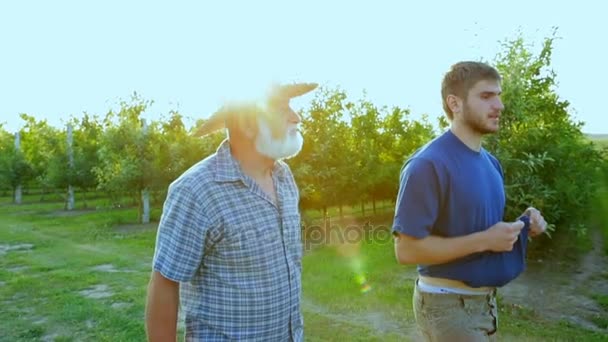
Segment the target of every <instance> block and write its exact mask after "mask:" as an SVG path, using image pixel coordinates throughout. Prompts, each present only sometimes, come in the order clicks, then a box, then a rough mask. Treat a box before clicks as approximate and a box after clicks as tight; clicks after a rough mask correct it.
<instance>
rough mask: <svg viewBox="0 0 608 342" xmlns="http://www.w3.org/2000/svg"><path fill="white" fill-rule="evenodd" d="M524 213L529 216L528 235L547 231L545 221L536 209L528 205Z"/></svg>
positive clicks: (532, 235)
mask: <svg viewBox="0 0 608 342" xmlns="http://www.w3.org/2000/svg"><path fill="white" fill-rule="evenodd" d="M524 215H527V216H528V217H529V218H530V233H528V235H530V236H531V237H535V236H538V235H540V234H542V233H544V232H546V231H547V221H545V218H544V217H543V215H541V213H540V211H539V210H538V209H536V208H533V207H530V208H528V209H526V211H525V212H524Z"/></svg>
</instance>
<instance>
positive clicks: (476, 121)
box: [463, 104, 496, 135]
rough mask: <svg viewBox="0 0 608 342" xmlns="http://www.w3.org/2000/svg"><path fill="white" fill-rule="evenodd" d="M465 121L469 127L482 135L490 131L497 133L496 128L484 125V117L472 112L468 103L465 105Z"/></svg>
mask: <svg viewBox="0 0 608 342" xmlns="http://www.w3.org/2000/svg"><path fill="white" fill-rule="evenodd" d="M463 114H464V121H465V123H466V124H467V126H469V128H470V129H471V130H472V131H473V132H475V133H478V134H480V135H486V134H490V133H495V132H496V131H495V130H492V129H489V128H488V127H487V126H486V125H484V118H483V117H475V116H474V115H472V113H471V109H470V108H469V105H468V104H465V105H464V113H463Z"/></svg>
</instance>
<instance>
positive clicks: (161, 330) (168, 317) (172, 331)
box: [146, 271, 179, 342]
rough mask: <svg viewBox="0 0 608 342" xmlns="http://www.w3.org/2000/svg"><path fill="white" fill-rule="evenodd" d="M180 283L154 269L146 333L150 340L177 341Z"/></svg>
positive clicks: (147, 307)
mask: <svg viewBox="0 0 608 342" xmlns="http://www.w3.org/2000/svg"><path fill="white" fill-rule="evenodd" d="M178 304H179V283H176V282H174V281H172V280H169V279H167V278H165V277H163V276H162V275H161V274H160V273H159V272H157V271H154V272H153V273H152V277H151V279H150V283H149V284H148V299H147V303H146V334H147V335H148V341H150V342H165V341H171V342H175V341H176V339H177V310H178Z"/></svg>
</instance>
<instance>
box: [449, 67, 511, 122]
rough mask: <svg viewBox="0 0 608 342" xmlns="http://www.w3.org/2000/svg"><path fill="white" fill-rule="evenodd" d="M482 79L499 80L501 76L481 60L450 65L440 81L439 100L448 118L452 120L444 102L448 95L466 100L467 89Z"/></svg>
mask: <svg viewBox="0 0 608 342" xmlns="http://www.w3.org/2000/svg"><path fill="white" fill-rule="evenodd" d="M482 80H493V81H500V80H501V78H500V74H499V73H498V71H497V70H496V69H494V68H493V67H491V66H489V65H488V64H485V63H482V62H472V61H464V62H458V63H456V64H454V65H452V67H451V68H450V71H448V72H447V73H446V74H445V76H444V77H443V82H441V100H442V103H443V110H444V111H445V114H446V115H447V116H448V119H450V120H452V118H453V117H454V113H452V111H451V110H450V107H449V106H448V104H447V102H446V98H447V97H448V95H450V94H452V95H456V96H458V97H460V98H461V99H463V100H466V98H467V95H468V94H469V90H470V89H471V88H472V87H473V86H474V85H475V84H477V82H479V81H482Z"/></svg>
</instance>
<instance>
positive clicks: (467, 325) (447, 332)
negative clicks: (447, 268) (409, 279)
mask: <svg viewBox="0 0 608 342" xmlns="http://www.w3.org/2000/svg"><path fill="white" fill-rule="evenodd" d="M413 305H414V316H415V318H416V323H417V325H418V329H419V330H420V334H421V335H422V338H423V340H424V341H433V342H443V341H450V342H452V341H454V342H456V341H471V342H477V341H496V329H497V324H498V310H497V308H496V291H493V292H492V293H490V294H487V295H459V294H443V293H428V292H422V291H420V290H419V289H418V285H417V282H416V286H415V290H414V300H413Z"/></svg>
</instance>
